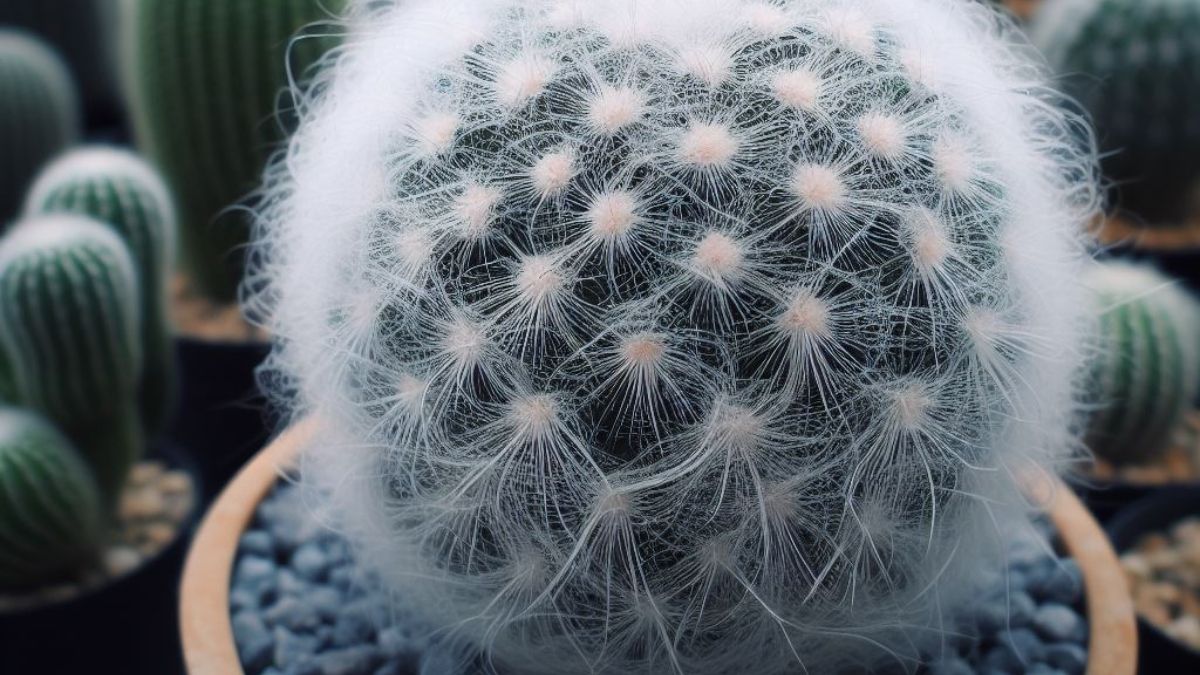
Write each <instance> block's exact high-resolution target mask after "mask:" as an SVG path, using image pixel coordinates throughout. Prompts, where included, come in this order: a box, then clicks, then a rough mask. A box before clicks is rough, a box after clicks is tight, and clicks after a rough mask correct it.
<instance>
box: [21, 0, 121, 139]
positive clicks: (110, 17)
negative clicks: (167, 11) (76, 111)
mask: <svg viewBox="0 0 1200 675" xmlns="http://www.w3.org/2000/svg"><path fill="white" fill-rule="evenodd" d="M115 10H116V3H115V2H113V0H4V2H0V25H3V26H19V27H20V28H22V29H24V30H28V31H29V32H30V33H33V34H35V35H37V36H38V37H40V38H42V39H44V40H46V41H47V42H48V43H50V44H52V45H54V48H55V49H57V50H58V51H59V52H60V53H61V54H62V55H63V58H64V59H66V61H67V63H68V64H69V65H70V67H71V71H72V72H73V73H74V75H75V80H76V82H78V83H79V87H80V89H81V90H82V93H83V100H84V103H85V105H86V106H87V109H88V113H89V116H91V117H92V119H94V120H97V121H101V122H108V121H111V120H112V119H113V118H114V117H115V116H116V115H117V114H118V113H119V111H120V107H121V104H120V95H119V94H120V92H119V87H118V86H117V77H116V58H115V57H116V53H115V51H116V50H115V46H116V21H115V18H116V11H115Z"/></svg>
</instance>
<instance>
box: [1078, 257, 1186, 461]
mask: <svg viewBox="0 0 1200 675" xmlns="http://www.w3.org/2000/svg"><path fill="white" fill-rule="evenodd" d="M1087 283H1088V286H1089V287H1090V288H1091V289H1092V291H1093V292H1094V293H1095V294H1096V299H1097V302H1098V304H1099V309H1100V311H1101V315H1100V322H1101V331H1100V336H1101V341H1102V342H1101V345H1100V354H1099V356H1098V358H1096V359H1095V360H1094V362H1093V370H1092V382H1091V386H1090V388H1089V391H1090V392H1091V394H1092V399H1093V403H1094V404H1095V406H1096V408H1097V412H1096V413H1095V414H1094V415H1093V416H1092V419H1091V423H1090V428H1089V434H1088V441H1089V444H1090V446H1091V448H1092V450H1093V451H1094V452H1095V453H1096V454H1097V455H1098V456H1100V457H1102V458H1104V459H1107V460H1109V461H1111V462H1114V463H1118V464H1123V463H1137V462H1141V461H1145V460H1149V459H1152V458H1154V457H1155V456H1157V455H1159V454H1161V453H1162V452H1163V451H1165V450H1166V449H1167V448H1168V447H1170V444H1171V440H1172V436H1173V435H1174V432H1175V431H1176V430H1177V429H1178V428H1179V425H1180V422H1181V421H1182V419H1183V416H1184V414H1185V413H1186V412H1187V411H1188V410H1189V409H1190V408H1191V406H1192V403H1193V402H1194V401H1195V399H1196V395H1197V390H1198V389H1200V378H1198V376H1200V339H1197V338H1198V336H1200V304H1198V303H1197V301H1196V299H1195V298H1193V297H1192V296H1191V295H1190V294H1189V293H1188V291H1186V290H1184V288H1183V287H1182V285H1181V283H1180V282H1178V281H1175V280H1173V279H1170V278H1168V277H1166V276H1164V275H1163V274H1161V273H1159V272H1158V271H1157V270H1155V269H1154V268H1153V267H1149V266H1145V265H1137V264H1131V263H1124V262H1109V263H1105V264H1103V265H1100V266H1099V267H1097V268H1096V269H1095V270H1093V271H1092V272H1091V273H1090V274H1089V276H1088V279H1087Z"/></svg>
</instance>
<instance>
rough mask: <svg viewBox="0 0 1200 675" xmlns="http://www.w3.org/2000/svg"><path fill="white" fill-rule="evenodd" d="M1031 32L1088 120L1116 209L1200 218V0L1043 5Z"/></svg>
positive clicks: (1162, 217)
mask: <svg viewBox="0 0 1200 675" xmlns="http://www.w3.org/2000/svg"><path fill="white" fill-rule="evenodd" d="M1031 30H1032V36H1033V41H1034V43H1035V44H1036V45H1037V46H1038V47H1040V48H1041V49H1042V50H1043V51H1044V52H1045V53H1046V55H1047V57H1048V58H1049V60H1050V63H1051V65H1052V66H1053V67H1054V68H1055V69H1056V70H1057V72H1058V73H1059V74H1060V75H1061V76H1062V81H1063V84H1064V86H1065V88H1066V89H1067V91H1068V93H1070V94H1071V95H1072V96H1074V97H1075V98H1076V99H1078V100H1079V102H1080V103H1081V104H1082V105H1083V106H1084V107H1085V108H1086V109H1087V110H1088V112H1089V113H1090V114H1091V116H1092V118H1093V119H1094V121H1095V124H1096V129H1097V131H1098V137H1099V139H1100V143H1101V150H1104V151H1108V152H1107V154H1106V156H1105V159H1104V171H1105V173H1106V174H1107V176H1108V178H1110V179H1111V180H1113V181H1114V182H1115V183H1116V184H1117V189H1118V191H1119V194H1118V195H1117V199H1116V203H1117V206H1119V207H1120V208H1122V209H1123V210H1126V211H1128V212H1129V213H1131V214H1134V215H1135V216H1136V217H1137V218H1138V219H1139V220H1144V221H1146V222H1147V223H1149V224H1152V225H1174V224H1183V222H1184V221H1186V220H1188V219H1189V218H1193V217H1196V216H1198V215H1200V96H1197V94H1196V92H1197V91H1200V0H1048V1H1047V2H1046V4H1045V5H1044V6H1043V7H1042V9H1041V10H1040V11H1039V12H1038V14H1037V15H1036V17H1035V19H1034V23H1033V26H1032V28H1031Z"/></svg>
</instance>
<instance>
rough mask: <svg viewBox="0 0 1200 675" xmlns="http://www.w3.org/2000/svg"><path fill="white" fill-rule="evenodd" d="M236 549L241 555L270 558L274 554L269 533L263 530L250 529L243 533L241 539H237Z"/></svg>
mask: <svg viewBox="0 0 1200 675" xmlns="http://www.w3.org/2000/svg"><path fill="white" fill-rule="evenodd" d="M238 551H239V552H240V553H241V554H242V555H255V556H260V557H263V558H271V557H273V556H274V555H275V546H274V544H273V543H272V541H271V535H269V534H267V533H266V532H264V531H263V530H250V531H249V532H247V533H245V534H243V535H242V538H241V540H239V541H238Z"/></svg>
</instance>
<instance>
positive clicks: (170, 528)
mask: <svg viewBox="0 0 1200 675" xmlns="http://www.w3.org/2000/svg"><path fill="white" fill-rule="evenodd" d="M176 531H177V530H176V527H175V526H174V525H171V524H169V523H151V524H149V525H147V526H146V527H145V528H143V529H142V538H143V539H144V540H145V541H146V543H148V544H152V545H154V546H156V547H158V548H159V549H163V548H166V546H167V544H170V543H171V542H172V541H175V533H176Z"/></svg>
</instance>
